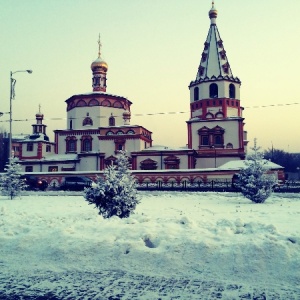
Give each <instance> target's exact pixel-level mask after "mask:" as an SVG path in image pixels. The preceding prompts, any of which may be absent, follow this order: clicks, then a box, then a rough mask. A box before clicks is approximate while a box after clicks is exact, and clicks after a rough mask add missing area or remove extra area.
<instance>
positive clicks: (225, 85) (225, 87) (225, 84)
mask: <svg viewBox="0 0 300 300" xmlns="http://www.w3.org/2000/svg"><path fill="white" fill-rule="evenodd" d="M212 83H216V84H217V85H218V94H219V95H218V98H229V85H230V84H234V86H235V99H240V84H239V83H233V82H231V81H225V80H222V81H214V82H212V81H209V82H201V83H199V84H198V85H197V87H198V88H199V99H198V100H201V99H210V95H209V86H210V85H211V84H212ZM195 87H196V86H193V87H192V88H191V89H190V102H191V103H192V102H194V89H195Z"/></svg>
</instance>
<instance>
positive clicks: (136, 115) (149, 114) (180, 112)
mask: <svg viewBox="0 0 300 300" xmlns="http://www.w3.org/2000/svg"><path fill="white" fill-rule="evenodd" d="M299 104H300V102H295V103H283V104H282V103H281V104H269V105H255V106H245V107H244V108H247V109H251V108H266V107H276V106H291V105H299ZM188 113H190V112H189V111H169V112H156V113H140V114H133V115H131V116H134V117H143V116H156V115H175V114H188ZM3 114H8V113H6V112H5V113H3ZM110 117H111V116H109V117H108V116H97V117H96V118H98V119H104V118H105V119H107V118H110ZM113 117H115V118H123V115H121V116H113ZM85 118H86V116H85V117H82V118H80V119H85ZM68 119H69V120H76V119H79V118H46V119H43V121H60V120H68ZM35 120H36V119H14V120H12V121H14V122H28V121H35ZM5 122H9V120H3V121H2V120H1V121H0V123H5Z"/></svg>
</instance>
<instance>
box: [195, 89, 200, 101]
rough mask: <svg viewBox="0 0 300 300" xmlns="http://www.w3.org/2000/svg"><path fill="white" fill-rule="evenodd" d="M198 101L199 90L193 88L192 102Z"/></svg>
mask: <svg viewBox="0 0 300 300" xmlns="http://www.w3.org/2000/svg"><path fill="white" fill-rule="evenodd" d="M197 100H199V88H198V87H195V88H194V101H197Z"/></svg>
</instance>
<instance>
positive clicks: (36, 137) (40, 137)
mask: <svg viewBox="0 0 300 300" xmlns="http://www.w3.org/2000/svg"><path fill="white" fill-rule="evenodd" d="M41 141H42V142H45V141H46V142H49V137H48V136H47V135H46V134H43V133H37V134H31V135H27V136H26V138H23V140H22V142H41Z"/></svg>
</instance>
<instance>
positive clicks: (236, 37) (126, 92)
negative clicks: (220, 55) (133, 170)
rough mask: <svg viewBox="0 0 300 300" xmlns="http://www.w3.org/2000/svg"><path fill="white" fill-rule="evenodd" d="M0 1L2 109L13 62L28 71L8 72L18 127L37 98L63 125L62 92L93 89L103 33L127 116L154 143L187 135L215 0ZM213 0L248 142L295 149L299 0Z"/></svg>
mask: <svg viewBox="0 0 300 300" xmlns="http://www.w3.org/2000/svg"><path fill="white" fill-rule="evenodd" d="M0 5H1V9H0V20H1V32H0V38H1V48H0V53H1V55H0V59H1V61H0V112H8V111H9V92H10V82H9V79H10V71H13V72H14V71H17V70H24V69H32V70H33V73H32V74H27V73H17V74H15V75H14V78H15V79H16V80H17V83H16V90H15V91H16V98H15V100H13V119H14V120H20V121H14V122H13V132H14V133H18V134H19V133H24V134H27V133H31V132H32V128H31V124H33V123H35V114H36V113H37V112H38V110H39V105H41V111H42V113H43V114H44V118H45V120H44V123H45V124H47V125H48V127H47V133H48V135H49V136H50V138H51V139H53V130H54V129H65V128H66V120H65V118H66V105H65V100H66V99H68V98H69V97H70V96H72V95H74V94H78V93H86V92H90V91H91V90H92V86H91V85H92V73H91V70H90V65H91V63H92V61H94V60H95V59H96V58H97V53H98V44H97V40H98V34H99V33H100V34H101V43H102V58H103V59H104V60H105V61H106V62H107V64H108V74H107V78H108V81H107V92H108V93H111V94H116V95H120V96H125V97H127V98H128V99H129V100H130V101H132V102H133V105H132V106H131V112H132V119H131V124H133V125H135V124H138V125H142V126H144V127H146V128H147V129H148V130H150V131H152V132H153V135H152V138H153V145H165V146H170V147H172V146H184V145H186V144H187V126H186V123H185V121H186V120H188V119H189V102H190V101H189V90H188V85H189V83H190V81H191V80H194V79H195V77H196V73H197V68H198V65H199V61H200V57H201V53H202V50H203V44H204V42H205V39H206V36H207V33H208V29H209V26H210V20H209V17H208V11H209V10H210V8H211V1H209V0H201V1H199V0H163V1H162V0H151V1H150V0H126V1H124V0H111V1H105V0H89V1H87V0H64V1H60V0H52V1H40V0H27V1H21V0H11V1H6V0H0ZM215 7H216V8H217V10H218V18H217V26H218V29H219V31H220V35H221V38H222V40H223V43H224V47H225V50H226V54H227V57H228V60H229V63H230V66H231V69H232V72H233V75H234V76H237V77H239V78H240V79H241V81H242V86H241V105H242V106H243V107H245V110H244V113H243V116H244V117H245V130H247V131H248V140H249V141H250V144H249V145H250V147H251V146H252V145H253V139H254V138H257V140H258V144H259V145H260V146H261V147H262V148H263V149H267V148H271V147H272V145H273V146H274V147H275V148H276V149H282V150H285V151H289V152H300V130H299V115H300V96H299V94H298V92H299V70H300V55H299V47H300V42H299V37H298V31H299V28H300V18H299V11H300V1H299V0H286V1H282V0H273V1H271V0H264V1H261V0H251V1H241V0H226V1H225V0H216V1H215ZM291 104H292V105H291ZM170 112H176V113H174V114H173V113H170ZM179 112H182V113H179ZM155 113H166V114H158V115H155ZM140 114H142V116H137V115H140ZM153 114H154V115H153ZM8 118H9V116H8V114H4V115H3V116H2V117H1V118H0V121H1V122H0V128H2V129H6V130H8V128H9V123H8V122H7V120H8ZM26 119H27V121H26ZM54 119H55V120H54Z"/></svg>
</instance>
